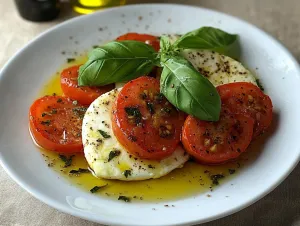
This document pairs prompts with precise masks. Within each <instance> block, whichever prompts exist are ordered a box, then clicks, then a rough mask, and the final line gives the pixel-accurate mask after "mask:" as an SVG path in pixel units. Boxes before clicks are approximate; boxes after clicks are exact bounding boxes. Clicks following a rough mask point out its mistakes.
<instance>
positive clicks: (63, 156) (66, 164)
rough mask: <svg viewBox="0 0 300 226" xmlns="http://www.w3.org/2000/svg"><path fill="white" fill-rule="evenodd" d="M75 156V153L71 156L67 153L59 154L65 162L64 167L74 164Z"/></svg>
mask: <svg viewBox="0 0 300 226" xmlns="http://www.w3.org/2000/svg"><path fill="white" fill-rule="evenodd" d="M74 156H75V155H71V156H69V157H67V156H65V155H61V154H60V155H59V158H60V159H61V160H62V161H63V162H64V163H65V165H64V168H66V167H69V166H71V165H72V160H73V157H74Z"/></svg>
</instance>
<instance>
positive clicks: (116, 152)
mask: <svg viewBox="0 0 300 226" xmlns="http://www.w3.org/2000/svg"><path fill="white" fill-rule="evenodd" d="M120 154H121V152H120V151H118V150H114V151H111V152H109V155H108V160H107V161H108V162H109V161H111V160H112V159H113V158H114V157H117V156H119V155H120Z"/></svg>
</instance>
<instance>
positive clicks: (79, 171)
mask: <svg viewBox="0 0 300 226" xmlns="http://www.w3.org/2000/svg"><path fill="white" fill-rule="evenodd" d="M89 172H90V171H89V170H88V169H82V168H79V169H78V170H71V171H70V172H69V174H81V173H89Z"/></svg>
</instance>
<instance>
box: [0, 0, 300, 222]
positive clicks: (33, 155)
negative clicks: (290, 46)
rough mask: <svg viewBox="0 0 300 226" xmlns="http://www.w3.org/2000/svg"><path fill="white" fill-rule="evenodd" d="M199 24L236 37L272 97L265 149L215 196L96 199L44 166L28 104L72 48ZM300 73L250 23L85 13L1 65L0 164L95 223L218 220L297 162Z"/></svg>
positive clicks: (184, 12) (188, 13)
mask: <svg viewBox="0 0 300 226" xmlns="http://www.w3.org/2000/svg"><path fill="white" fill-rule="evenodd" d="M201 26H213V27H218V28H221V29H223V30H225V31H227V32H230V33H236V34H238V35H239V37H240V44H241V47H242V53H241V61H242V62H243V63H244V64H245V65H246V66H247V67H248V68H250V69H251V70H252V71H255V72H256V74H257V75H258V77H259V79H260V80H261V82H262V83H263V84H264V88H265V92H266V93H267V94H268V95H270V97H271V99H272V100H273V104H274V121H273V127H272V129H271V131H270V134H269V136H268V139H266V140H265V141H264V143H263V145H260V146H259V147H258V148H260V149H261V151H260V152H259V153H260V154H259V155H258V156H257V158H256V159H255V161H253V162H252V163H251V164H249V165H248V166H247V167H245V168H243V170H241V172H240V173H239V174H238V175H237V176H236V177H234V178H233V179H231V180H230V181H227V182H225V183H224V184H222V185H221V186H219V187H218V188H217V189H215V190H214V192H213V195H212V197H210V198H208V197H206V195H205V194H199V195H198V196H196V197H189V198H186V199H181V200H177V201H173V202H169V203H168V204H169V205H175V207H174V208H166V207H164V204H166V203H142V204H140V203H139V204H135V203H122V202H118V201H114V200H107V199H104V198H101V197H95V196H94V195H92V194H89V193H87V192H85V191H83V190H80V189H79V188H76V187H74V186H72V185H70V184H69V183H67V182H66V181H65V180H63V179H61V178H59V177H58V174H56V173H55V172H53V171H52V170H51V169H49V168H48V167H47V166H46V164H45V163H44V161H43V158H42V157H41V154H40V153H39V152H38V151H37V150H36V147H35V146H34V144H33V143H32V141H31V138H30V135H29V133H28V109H29V106H30V105H31V103H32V102H33V101H34V100H35V98H36V97H37V95H38V92H39V90H40V89H41V87H42V86H43V85H44V84H45V82H46V81H47V80H49V77H50V76H51V75H52V74H53V73H54V72H55V71H56V70H57V69H58V68H59V67H60V66H61V65H62V64H63V63H64V62H65V61H66V58H67V55H68V54H72V53H74V52H75V51H76V52H78V53H81V52H84V51H86V50H89V49H91V47H92V46H93V45H98V44H100V43H102V42H104V41H105V40H112V39H114V38H115V37H117V36H118V35H120V34H123V33H126V32H129V31H134V32H140V33H152V34H163V33H168V34H172V33H184V32H188V31H191V30H193V29H196V28H199V27H201ZM62 51H65V52H66V55H62V54H61V52H62ZM70 56H72V55H70ZM299 76H300V72H299V65H298V63H297V62H296V61H295V59H294V58H293V57H292V56H291V54H290V53H288V51H287V50H286V49H285V48H284V47H283V46H282V45H281V44H279V43H278V42H277V41H276V40H274V39H273V38H272V37H270V36H269V35H267V34H266V33H264V32H263V31H261V30H259V29H257V28H256V27H254V26H252V25H250V24H248V23H246V22H243V21H241V20H239V19H237V18H234V17H231V16H228V15H225V14H222V13H218V12H215V11H211V10H207V9H202V8H196V7H190V6H182V5H168V4H146V5H129V6H125V7H119V8H112V9H108V10H105V11H102V12H98V13H95V14H92V15H88V16H81V17H78V18H75V19H72V20H69V21H66V22H65V23H62V24H60V25H58V26H56V27H54V28H52V29H51V30H49V31H47V32H45V33H43V34H42V35H40V36H39V37H37V38H36V39H35V40H33V41H32V42H30V43H29V44H28V45H27V46H26V47H25V48H23V49H22V50H20V51H19V52H18V53H17V54H16V55H15V56H14V57H13V58H12V59H11V60H10V61H9V62H8V63H7V64H6V66H5V67H4V68H3V69H2V71H1V77H0V78H1V80H0V96H1V102H0V106H1V114H0V144H1V149H0V150H1V155H0V160H1V164H2V166H3V167H4V169H5V170H6V171H7V173H8V174H9V175H10V176H11V177H12V178H13V179H14V180H15V181H16V182H17V183H19V184H20V185H21V186H22V187H23V188H24V189H26V190H27V191H28V192H30V193H31V194H32V195H34V196H35V197H36V198H38V199H40V200H41V201H43V202H45V203H47V204H48V205H50V206H52V207H54V208H56V209H59V210H61V211H63V212H66V213H69V214H72V215H74V216H78V217H81V218H84V219H88V220H91V221H95V222H100V223H103V224H109V225H111V224H113V225H116V224H118V225H187V224H196V223H202V222H206V221H210V220H213V219H217V218H220V217H223V216H226V215H228V214H231V213H234V212H236V211H238V210H241V209H242V208H245V207H246V206H248V205H250V204H252V203H253V202H255V201H257V200H258V199H260V198H262V197H263V196H264V195H266V194H267V193H268V192H270V191H271V190H272V189H274V188H275V187H276V186H277V185H278V184H279V183H280V182H282V181H283V179H284V178H285V177H286V176H287V175H288V174H289V173H290V172H291V171H292V169H293V168H294V167H295V166H296V164H297V162H298V160H299V156H300V143H299V138H298V135H299V134H300V126H299V125H297V123H295V120H296V119H297V118H298V117H299V115H300V102H299V96H300V89H299V87H300V79H299V78H300V77H299ZM231 184H233V185H231ZM153 208H155V210H153Z"/></svg>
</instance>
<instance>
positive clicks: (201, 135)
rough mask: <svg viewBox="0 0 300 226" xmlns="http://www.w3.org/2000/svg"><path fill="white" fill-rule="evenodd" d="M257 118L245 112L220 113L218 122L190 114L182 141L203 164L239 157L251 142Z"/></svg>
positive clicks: (222, 161)
mask: <svg viewBox="0 0 300 226" xmlns="http://www.w3.org/2000/svg"><path fill="white" fill-rule="evenodd" d="M253 125H254V120H253V119H252V118H251V117H248V116H244V115H242V114H235V115H233V114H229V113H228V112H226V111H224V112H223V113H221V116H220V120H219V121H218V122H207V121H201V120H199V119H196V118H194V117H193V116H188V118H187V119H186V121H185V123H184V126H183V132H182V143H183V146H184V147H185V149H186V151H187V152H188V153H189V154H190V155H191V156H193V157H194V158H195V159H196V160H197V161H199V162H201V163H204V164H210V165H214V164H221V163H224V162H227V161H229V160H232V159H235V158H237V157H238V156H239V155H240V154H241V153H242V152H244V151H245V150H246V148H247V147H248V146H249V144H250V142H251V139H252V133H253Z"/></svg>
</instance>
